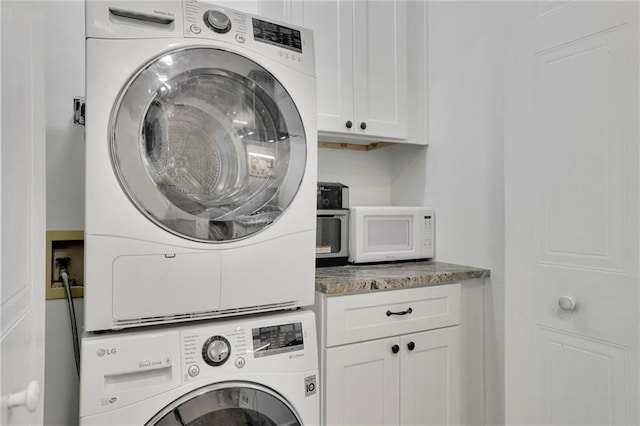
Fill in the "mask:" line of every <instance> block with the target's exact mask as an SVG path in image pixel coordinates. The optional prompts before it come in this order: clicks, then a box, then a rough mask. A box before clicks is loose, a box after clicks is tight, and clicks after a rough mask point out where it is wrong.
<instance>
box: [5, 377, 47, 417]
mask: <svg viewBox="0 0 640 426" xmlns="http://www.w3.org/2000/svg"><path fill="white" fill-rule="evenodd" d="M39 402H40V385H39V384H38V382H37V381H35V380H34V381H32V382H31V383H29V385H28V386H27V389H26V390H23V391H22V392H18V393H14V394H11V395H9V397H8V398H7V408H15V407H25V408H26V409H27V411H28V412H30V413H33V412H35V411H36V409H37V408H38V403H39Z"/></svg>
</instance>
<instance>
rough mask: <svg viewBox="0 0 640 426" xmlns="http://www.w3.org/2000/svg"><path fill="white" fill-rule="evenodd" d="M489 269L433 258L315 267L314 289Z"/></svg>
mask: <svg viewBox="0 0 640 426" xmlns="http://www.w3.org/2000/svg"><path fill="white" fill-rule="evenodd" d="M489 273H490V272H489V270H488V269H482V268H475V267H473V266H464V265H454V264H452V263H442V262H433V261H423V262H400V263H379V264H372V265H345V266H330V267H323V268H316V290H317V291H319V292H321V293H324V294H326V295H329V296H332V295H340V294H351V293H363V292H369V291H378V290H391V289H402V288H413V287H426V286H431V285H439V284H449V283H456V282H459V281H463V280H471V279H478V278H487V277H488V276H489Z"/></svg>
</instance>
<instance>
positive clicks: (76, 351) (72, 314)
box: [60, 269, 80, 377]
mask: <svg viewBox="0 0 640 426" xmlns="http://www.w3.org/2000/svg"><path fill="white" fill-rule="evenodd" d="M60 278H62V282H63V283H64V288H65V290H66V291H67V305H69V320H70V321H71V339H72V340H73V356H74V358H75V361H76V372H77V373H78V377H80V345H79V343H78V324H77V320H76V309H75V306H74V304H73V297H72V296H71V286H69V275H68V274H67V270H66V269H61V270H60Z"/></svg>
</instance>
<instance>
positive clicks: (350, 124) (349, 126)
mask: <svg viewBox="0 0 640 426" xmlns="http://www.w3.org/2000/svg"><path fill="white" fill-rule="evenodd" d="M344 125H345V126H346V127H347V129H350V128H351V127H352V126H353V123H352V122H351V121H347V122H346V123H344Z"/></svg>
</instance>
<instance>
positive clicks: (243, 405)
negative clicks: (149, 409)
mask: <svg viewBox="0 0 640 426" xmlns="http://www.w3.org/2000/svg"><path fill="white" fill-rule="evenodd" d="M209 425H211V426H214V425H224V426H246V425H252V426H301V425H302V421H301V420H300V418H299V417H298V416H297V415H296V413H295V412H294V411H293V407H291V406H290V405H289V404H288V403H287V402H286V401H285V400H284V399H283V398H282V397H281V396H280V395H279V394H277V393H276V392H274V391H273V390H271V389H269V388H267V387H264V386H260V385H257V384H252V383H244V382H228V383H220V384H215V385H211V386H207V387H204V388H200V389H198V390H195V391H193V392H191V393H188V394H186V395H185V396H183V397H182V398H180V399H178V400H176V401H174V402H173V403H171V404H170V405H169V406H167V407H166V408H165V409H164V410H162V411H161V412H159V413H158V414H156V415H155V416H154V417H153V418H152V419H151V420H150V421H149V422H147V423H146V425H145V426H209Z"/></svg>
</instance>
